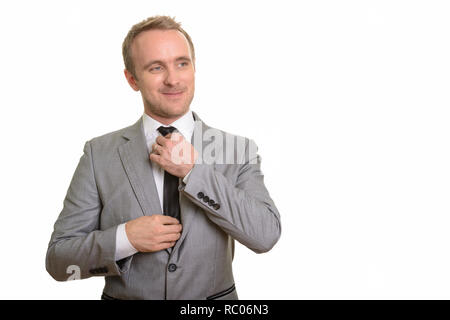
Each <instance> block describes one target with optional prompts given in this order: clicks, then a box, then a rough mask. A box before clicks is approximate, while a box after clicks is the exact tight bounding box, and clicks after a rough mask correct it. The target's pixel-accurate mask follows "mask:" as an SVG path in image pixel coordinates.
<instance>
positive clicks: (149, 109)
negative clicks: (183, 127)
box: [143, 94, 194, 119]
mask: <svg viewBox="0 0 450 320" xmlns="http://www.w3.org/2000/svg"><path fill="white" fill-rule="evenodd" d="M193 99H194V94H192V96H191V97H189V98H188V99H186V101H185V102H184V104H183V106H182V108H181V109H179V108H171V107H170V106H168V105H166V106H164V105H163V104H161V103H160V104H158V105H155V104H152V103H151V102H150V101H149V100H148V99H146V98H144V97H143V100H144V109H145V111H146V113H147V114H149V115H154V116H157V117H161V118H164V119H175V118H180V117H181V116H183V115H184V114H185V113H186V112H187V111H188V110H189V106H190V105H191V102H192V100H193ZM178 110H179V111H178ZM174 111H176V112H174Z"/></svg>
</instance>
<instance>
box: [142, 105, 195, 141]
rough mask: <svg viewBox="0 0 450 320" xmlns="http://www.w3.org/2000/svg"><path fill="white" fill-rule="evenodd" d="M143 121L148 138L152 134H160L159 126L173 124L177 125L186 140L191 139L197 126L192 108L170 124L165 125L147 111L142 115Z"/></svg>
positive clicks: (173, 125)
mask: <svg viewBox="0 0 450 320" xmlns="http://www.w3.org/2000/svg"><path fill="white" fill-rule="evenodd" d="M142 121H143V124H144V132H145V136H146V137H147V138H149V137H150V136H156V135H159V132H158V128H159V127H160V126H164V127H167V126H172V127H175V128H176V129H177V130H178V132H180V133H181V134H182V135H183V137H184V138H185V139H186V140H188V141H191V138H192V133H193V132H194V126H195V121H194V116H193V115H192V111H191V110H188V112H186V113H185V114H184V115H183V116H182V117H181V118H179V119H177V120H175V121H174V122H172V123H171V124H169V125H163V124H162V123H160V122H159V121H157V120H155V119H153V118H152V117H150V116H149V115H148V114H146V113H145V112H144V115H143V116H142Z"/></svg>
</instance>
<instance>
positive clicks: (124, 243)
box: [114, 223, 138, 261]
mask: <svg viewBox="0 0 450 320" xmlns="http://www.w3.org/2000/svg"><path fill="white" fill-rule="evenodd" d="M136 252H138V251H137V250H136V249H135V248H134V247H133V245H132V244H131V243H130V241H129V240H128V237H127V232H126V230H125V223H122V224H121V225H119V226H118V227H117V231H116V252H115V256H114V257H115V260H116V261H119V260H122V259H123V258H126V257H129V256H132V255H133V254H135V253H136Z"/></svg>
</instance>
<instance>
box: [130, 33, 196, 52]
mask: <svg viewBox="0 0 450 320" xmlns="http://www.w3.org/2000/svg"><path fill="white" fill-rule="evenodd" d="M174 44H175V45H179V46H180V47H184V46H186V48H187V49H189V43H188V41H187V39H186V37H185V36H184V35H183V34H182V33H181V32H180V31H178V30H159V29H155V30H147V31H143V32H141V33H140V34H138V35H137V36H136V38H135V39H134V41H133V46H135V47H136V46H137V47H139V48H140V47H144V48H145V49H148V48H158V47H164V46H168V45H174Z"/></svg>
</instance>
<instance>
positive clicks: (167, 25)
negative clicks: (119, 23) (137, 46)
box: [122, 16, 195, 78]
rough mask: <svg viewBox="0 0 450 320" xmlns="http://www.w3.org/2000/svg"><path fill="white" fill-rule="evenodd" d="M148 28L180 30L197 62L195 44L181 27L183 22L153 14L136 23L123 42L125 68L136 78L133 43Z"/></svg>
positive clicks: (193, 60)
mask: <svg viewBox="0 0 450 320" xmlns="http://www.w3.org/2000/svg"><path fill="white" fill-rule="evenodd" d="M147 30H178V31H180V32H181V33H182V34H183V35H184V36H185V37H186V39H187V41H188V43H189V49H190V51H191V56H192V62H193V63H195V51H194V44H193V43H192V39H191V37H190V36H189V34H188V33H187V32H186V31H184V30H183V28H181V24H180V23H179V22H176V21H175V18H171V17H169V16H153V17H149V18H147V19H145V20H144V21H142V22H139V23H137V24H135V25H134V26H133V27H132V28H131V29H130V31H128V34H127V36H126V37H125V39H124V40H123V43H122V55H123V62H124V64H125V68H126V69H127V70H128V71H129V72H130V73H131V74H132V75H133V76H134V77H135V78H136V70H135V66H134V62H133V57H132V56H131V44H132V43H133V40H134V39H135V38H136V37H137V35H138V34H140V33H141V32H144V31H147Z"/></svg>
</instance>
